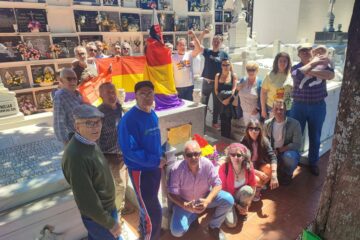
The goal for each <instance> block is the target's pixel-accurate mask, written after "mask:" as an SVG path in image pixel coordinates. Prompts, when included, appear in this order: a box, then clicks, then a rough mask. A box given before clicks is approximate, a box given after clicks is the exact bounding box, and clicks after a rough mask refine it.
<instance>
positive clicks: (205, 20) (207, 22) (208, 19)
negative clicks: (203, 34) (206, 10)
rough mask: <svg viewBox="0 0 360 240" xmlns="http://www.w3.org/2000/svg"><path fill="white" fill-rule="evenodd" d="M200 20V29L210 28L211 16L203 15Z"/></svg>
mask: <svg viewBox="0 0 360 240" xmlns="http://www.w3.org/2000/svg"><path fill="white" fill-rule="evenodd" d="M201 20H202V26H201V28H202V29H204V28H211V24H212V16H209V15H203V16H202V19H201Z"/></svg>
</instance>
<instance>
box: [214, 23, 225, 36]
mask: <svg viewBox="0 0 360 240" xmlns="http://www.w3.org/2000/svg"><path fill="white" fill-rule="evenodd" d="M222 33H223V25H222V24H218V25H215V34H222Z"/></svg>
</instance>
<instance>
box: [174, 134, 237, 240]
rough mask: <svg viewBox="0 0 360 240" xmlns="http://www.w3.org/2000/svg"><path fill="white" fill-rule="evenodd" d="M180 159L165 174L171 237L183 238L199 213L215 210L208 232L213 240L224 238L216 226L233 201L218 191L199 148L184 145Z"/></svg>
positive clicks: (192, 143) (215, 176)
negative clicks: (169, 200)
mask: <svg viewBox="0 0 360 240" xmlns="http://www.w3.org/2000/svg"><path fill="white" fill-rule="evenodd" d="M184 158H185V160H183V161H180V162H179V163H177V164H176V165H175V166H174V167H173V168H172V169H171V171H170V175H169V183H168V192H169V198H170V199H171V200H172V202H173V203H174V207H173V216H172V218H171V223H170V230H171V234H172V235H173V236H175V237H181V236H183V235H184V234H185V233H186V232H187V231H188V230H189V227H190V225H191V224H192V223H193V225H198V220H197V218H198V215H199V214H201V213H202V212H204V211H205V209H207V208H215V213H214V215H213V217H212V219H211V221H210V223H209V233H210V235H212V236H213V237H214V238H215V239H225V236H224V233H223V232H222V231H221V230H220V226H221V224H222V223H223V221H224V220H225V217H226V214H227V213H228V211H229V210H230V209H231V208H232V206H233V204H234V198H233V197H232V196H231V194H230V193H228V192H225V191H222V190H221V180H220V178H219V176H218V173H217V171H216V169H215V167H214V165H213V164H212V163H211V162H210V160H208V159H207V158H204V157H201V149H200V146H199V144H198V143H197V142H196V141H188V142H186V143H185V147H184Z"/></svg>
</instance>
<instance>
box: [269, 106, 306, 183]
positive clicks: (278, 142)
mask: <svg viewBox="0 0 360 240" xmlns="http://www.w3.org/2000/svg"><path fill="white" fill-rule="evenodd" d="M272 112H273V115H274V117H273V118H270V119H268V120H266V122H265V127H264V128H265V133H266V136H267V137H268V138H269V140H270V143H271V147H272V148H273V149H274V151H275V153H276V156H277V159H278V163H279V166H278V175H279V181H280V184H283V185H288V184H290V183H291V180H292V176H293V172H294V170H295V169H296V167H297V165H298V163H299V161H300V153H299V151H300V148H301V139H302V135H301V127H300V123H299V122H298V121H297V120H295V119H293V118H291V117H286V115H285V112H286V104H285V102H284V101H282V100H276V101H275V102H274V105H273V109H272Z"/></svg>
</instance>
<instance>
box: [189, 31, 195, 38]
mask: <svg viewBox="0 0 360 240" xmlns="http://www.w3.org/2000/svg"><path fill="white" fill-rule="evenodd" d="M188 35H189V37H191V39H192V38H193V37H194V36H195V32H194V31H193V30H189V31H188Z"/></svg>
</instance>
